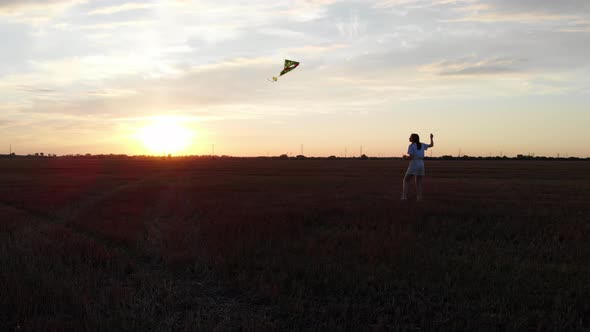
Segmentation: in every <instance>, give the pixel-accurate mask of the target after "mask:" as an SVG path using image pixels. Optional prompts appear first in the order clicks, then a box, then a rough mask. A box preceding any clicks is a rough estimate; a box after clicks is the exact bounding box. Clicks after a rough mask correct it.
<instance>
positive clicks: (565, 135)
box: [0, 0, 590, 157]
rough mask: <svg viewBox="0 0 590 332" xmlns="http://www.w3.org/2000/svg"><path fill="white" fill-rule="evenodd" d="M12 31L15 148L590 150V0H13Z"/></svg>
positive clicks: (4, 145) (8, 94)
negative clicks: (420, 145)
mask: <svg viewBox="0 0 590 332" xmlns="http://www.w3.org/2000/svg"><path fill="white" fill-rule="evenodd" d="M0 37H1V39H2V41H3V45H2V52H0V89H1V90H0V91H2V93H1V94H0V154H3V153H8V152H9V151H10V150H9V149H12V151H13V152H15V153H17V154H29V153H35V152H44V153H51V154H57V155H64V154H78V153H80V154H85V153H92V154H101V153H105V154H108V153H117V154H119V153H124V154H129V155H139V154H168V153H172V154H174V155H202V154H211V153H215V154H216V155H234V156H266V155H279V154H283V153H286V154H289V155H297V154H300V153H302V152H303V154H304V155H307V156H330V155H335V156H344V155H347V156H355V155H356V156H358V155H359V154H360V152H361V148H362V152H363V153H364V154H367V155H368V156H401V155H403V154H404V153H405V152H406V151H407V146H408V144H409V143H408V137H409V135H410V134H411V133H418V134H419V135H420V137H421V140H422V141H423V142H428V135H429V134H430V133H433V134H434V135H435V145H436V146H435V147H434V148H433V149H432V150H431V151H432V155H433V156H442V155H457V154H458V153H459V152H460V153H461V154H467V155H473V156H479V155H481V156H488V155H500V154H503V155H507V156H515V155H517V154H533V153H534V154H535V155H546V156H556V155H557V154H560V155H561V156H566V155H567V156H578V157H589V156H590V140H589V134H588V131H587V130H588V129H587V128H588V127H589V125H590V110H589V109H588V108H589V107H588V105H590V1H587V0H560V1H556V0H348V1H340V0H284V1H283V0H264V1H262V0H249V1H247V2H246V1H241V2H239V1H234V0H232V1H229V0H215V1H213V0H195V1H188V0H168V1H112V0H98V1H84V0H0ZM285 59H290V60H295V61H299V62H300V65H299V67H298V68H296V69H295V70H293V71H292V72H290V73H288V74H286V75H284V76H282V77H280V78H279V80H278V82H270V81H269V79H270V78H272V77H273V76H277V75H278V74H279V72H280V71H281V70H282V69H283V62H284V60H285ZM4 150H6V151H4Z"/></svg>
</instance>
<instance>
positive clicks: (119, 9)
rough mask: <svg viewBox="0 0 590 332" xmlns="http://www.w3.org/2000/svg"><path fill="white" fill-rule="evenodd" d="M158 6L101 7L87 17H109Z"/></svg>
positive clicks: (90, 12) (132, 4)
mask: <svg viewBox="0 0 590 332" xmlns="http://www.w3.org/2000/svg"><path fill="white" fill-rule="evenodd" d="M156 6H158V4H156V3H133V2H130V3H125V4H122V5H118V6H110V7H101V8H97V9H93V10H91V11H89V12H88V15H110V14H115V13H120V12H125V11H131V10H138V9H150V8H154V7H156Z"/></svg>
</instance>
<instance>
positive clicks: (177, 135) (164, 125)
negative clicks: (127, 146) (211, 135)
mask: <svg viewBox="0 0 590 332" xmlns="http://www.w3.org/2000/svg"><path fill="white" fill-rule="evenodd" d="M135 136H136V138H137V139H138V140H139V141H140V142H141V143H142V144H143V145H144V146H145V148H146V149H147V150H148V151H149V152H150V153H153V154H163V155H165V154H179V153H186V152H187V149H188V148H189V147H190V146H191V144H192V142H193V139H194V137H195V136H196V134H195V132H194V131H191V130H189V129H187V128H186V127H185V126H184V125H183V124H182V120H181V119H177V118H172V117H156V118H153V119H152V120H151V121H150V123H149V124H147V125H146V126H144V127H142V128H141V129H140V130H139V131H138V132H137V134H136V135H135Z"/></svg>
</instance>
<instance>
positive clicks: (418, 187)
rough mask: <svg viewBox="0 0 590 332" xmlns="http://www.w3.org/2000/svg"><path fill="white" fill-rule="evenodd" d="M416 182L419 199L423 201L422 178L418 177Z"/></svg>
mask: <svg viewBox="0 0 590 332" xmlns="http://www.w3.org/2000/svg"><path fill="white" fill-rule="evenodd" d="M414 180H415V181H416V193H417V195H418V197H417V199H418V200H421V199H422V176H421V175H416V177H415V179H414Z"/></svg>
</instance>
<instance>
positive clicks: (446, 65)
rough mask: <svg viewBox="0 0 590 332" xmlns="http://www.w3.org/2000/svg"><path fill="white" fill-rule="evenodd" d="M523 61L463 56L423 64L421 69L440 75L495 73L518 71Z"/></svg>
mask: <svg viewBox="0 0 590 332" xmlns="http://www.w3.org/2000/svg"><path fill="white" fill-rule="evenodd" d="M523 62H524V60H522V59H509V58H495V59H474V58H465V59H459V60H445V61H440V62H436V63H432V64H428V65H425V66H423V67H422V68H421V71H422V72H434V73H436V74H438V75H442V76H471V75H495V74H505V73H514V72H520V71H521V69H520V68H518V67H517V66H518V65H519V64H521V63H523Z"/></svg>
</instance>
